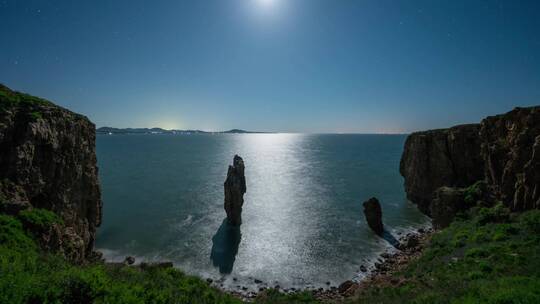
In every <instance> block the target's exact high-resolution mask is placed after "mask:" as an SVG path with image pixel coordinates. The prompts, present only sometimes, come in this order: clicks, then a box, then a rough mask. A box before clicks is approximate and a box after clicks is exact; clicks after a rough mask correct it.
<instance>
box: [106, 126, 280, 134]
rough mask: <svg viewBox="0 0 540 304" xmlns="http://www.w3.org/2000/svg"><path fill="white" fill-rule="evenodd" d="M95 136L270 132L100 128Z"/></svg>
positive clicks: (250, 132) (251, 132)
mask: <svg viewBox="0 0 540 304" xmlns="http://www.w3.org/2000/svg"><path fill="white" fill-rule="evenodd" d="M96 133H97V134H108V135H113V134H269V133H272V132H254V131H246V130H241V129H232V130H228V131H217V132H208V131H202V130H166V129H162V128H111V127H101V128H98V129H96Z"/></svg>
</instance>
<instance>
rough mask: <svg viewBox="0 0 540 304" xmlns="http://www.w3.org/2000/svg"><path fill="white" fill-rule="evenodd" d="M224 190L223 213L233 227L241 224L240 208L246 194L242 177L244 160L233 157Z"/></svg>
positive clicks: (243, 176)
mask: <svg viewBox="0 0 540 304" xmlns="http://www.w3.org/2000/svg"><path fill="white" fill-rule="evenodd" d="M224 188H225V203H224V207H225V212H226V213H227V220H228V222H229V224H231V225H233V226H239V225H241V224H242V206H243V205H244V194H245V193H246V177H245V175H244V160H243V159H242V158H241V157H240V156H238V155H235V156H234V159H233V165H232V166H229V170H228V171H227V179H226V180H225V183H224Z"/></svg>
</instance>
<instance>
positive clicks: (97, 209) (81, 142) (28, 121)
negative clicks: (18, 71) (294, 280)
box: [0, 85, 102, 262]
mask: <svg viewBox="0 0 540 304" xmlns="http://www.w3.org/2000/svg"><path fill="white" fill-rule="evenodd" d="M95 136H96V135H95V126H94V124H92V123H91V122H90V121H89V120H88V119H87V118H86V117H84V116H82V115H79V114H75V113H73V112H70V111H68V110H66V109H63V108H61V107H58V106H56V105H54V104H52V103H50V102H48V101H46V100H44V99H40V98H37V97H33V96H30V95H27V94H23V93H19V92H14V91H12V90H10V89H9V88H7V87H5V86H2V85H0V181H1V183H0V200H1V204H0V205H1V209H2V210H0V212H5V213H10V214H17V213H18V212H20V211H21V210H25V209H28V208H43V209H47V210H50V211H53V212H54V213H56V214H57V215H59V216H60V218H61V219H62V221H63V225H62V227H61V228H60V227H54V229H53V230H55V232H54V233H52V234H51V235H44V236H43V239H44V240H47V242H48V243H47V244H46V246H45V247H47V248H48V249H50V250H54V251H58V252H60V253H63V254H64V255H65V256H66V257H67V258H69V259H70V260H72V261H75V262H82V261H84V260H86V259H87V258H89V257H90V256H91V255H92V252H93V245H94V239H95V234H96V227H98V226H99V225H100V222H101V206H102V202H101V194H100V186H99V182H98V175H97V173H98V171H97V170H98V169H97V167H96V155H95Z"/></svg>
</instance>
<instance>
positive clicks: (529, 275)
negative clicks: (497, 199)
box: [353, 204, 540, 304]
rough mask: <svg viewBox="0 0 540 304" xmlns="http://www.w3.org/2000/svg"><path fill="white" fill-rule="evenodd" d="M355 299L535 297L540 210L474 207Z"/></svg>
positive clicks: (539, 293) (539, 299)
mask: <svg viewBox="0 0 540 304" xmlns="http://www.w3.org/2000/svg"><path fill="white" fill-rule="evenodd" d="M397 276H398V277H400V278H402V279H404V281H405V283H404V284H402V285H400V286H391V285H388V286H379V287H371V288H368V289H367V290H365V291H363V293H362V294H361V296H360V298H359V299H358V300H356V301H353V302H355V303H516V304H518V303H520V304H521V303H540V210H534V211H528V212H525V213H522V214H519V215H518V214H511V213H510V212H509V210H508V209H506V208H504V207H503V206H502V204H497V205H496V206H495V207H493V208H475V209H473V210H471V211H470V212H469V213H468V214H467V216H466V217H465V218H462V219H460V220H457V221H456V222H454V223H453V224H452V225H451V226H450V227H448V228H446V229H444V230H442V231H440V232H438V233H436V234H435V235H434V237H433V239H432V241H431V244H430V245H429V246H428V248H427V249H426V250H425V251H424V253H423V255H422V257H421V258H420V259H418V260H417V261H415V262H414V263H412V264H410V265H409V266H408V267H407V268H406V269H405V270H404V271H402V272H401V273H399V274H397Z"/></svg>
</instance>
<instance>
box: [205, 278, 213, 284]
mask: <svg viewBox="0 0 540 304" xmlns="http://www.w3.org/2000/svg"><path fill="white" fill-rule="evenodd" d="M206 282H207V283H208V284H212V283H213V282H214V280H212V279H211V278H207V279H206Z"/></svg>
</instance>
